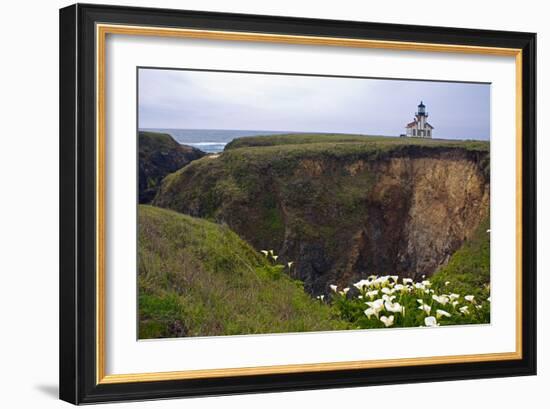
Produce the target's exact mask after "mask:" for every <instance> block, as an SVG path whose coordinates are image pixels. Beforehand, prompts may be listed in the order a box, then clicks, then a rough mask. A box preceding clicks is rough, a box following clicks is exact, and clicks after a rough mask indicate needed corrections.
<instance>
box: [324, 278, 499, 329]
mask: <svg viewBox="0 0 550 409" xmlns="http://www.w3.org/2000/svg"><path fill="white" fill-rule="evenodd" d="M447 285H448V286H450V285H451V282H449V281H448V282H447ZM354 287H355V288H356V289H357V291H356V292H355V293H354V294H355V295H352V296H349V288H344V289H343V290H340V291H339V290H338V287H336V286H332V288H333V291H334V293H333V296H332V297H331V301H330V304H331V305H333V306H334V308H336V309H337V310H338V311H339V313H340V316H341V317H342V319H345V320H347V321H350V322H351V323H353V325H354V326H355V328H360V329H368V328H385V327H436V326H440V325H456V324H483V323H488V322H489V321H490V299H489V298H488V297H485V298H480V297H476V296H475V295H474V294H470V293H468V292H467V293H455V292H453V291H449V288H446V287H441V288H437V287H435V286H433V284H432V282H431V281H430V280H422V281H419V282H415V281H413V280H412V279H407V278H404V279H400V278H399V277H398V276H381V277H379V276H370V277H369V278H368V279H365V280H361V281H358V282H356V283H355V284H354Z"/></svg>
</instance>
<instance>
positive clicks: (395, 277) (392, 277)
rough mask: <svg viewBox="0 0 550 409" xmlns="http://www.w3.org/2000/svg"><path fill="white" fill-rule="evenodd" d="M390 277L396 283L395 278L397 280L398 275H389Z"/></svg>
mask: <svg viewBox="0 0 550 409" xmlns="http://www.w3.org/2000/svg"><path fill="white" fill-rule="evenodd" d="M390 277H391V279H392V280H393V281H394V282H396V283H397V280H399V276H390Z"/></svg>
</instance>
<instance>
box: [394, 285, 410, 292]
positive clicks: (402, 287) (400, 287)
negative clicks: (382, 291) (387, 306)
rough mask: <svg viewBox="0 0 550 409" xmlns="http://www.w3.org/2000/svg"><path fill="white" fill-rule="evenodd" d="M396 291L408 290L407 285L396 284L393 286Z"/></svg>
mask: <svg viewBox="0 0 550 409" xmlns="http://www.w3.org/2000/svg"><path fill="white" fill-rule="evenodd" d="M393 289H394V290H395V291H403V290H406V289H407V287H405V286H404V285H403V284H396V285H395V287H393Z"/></svg>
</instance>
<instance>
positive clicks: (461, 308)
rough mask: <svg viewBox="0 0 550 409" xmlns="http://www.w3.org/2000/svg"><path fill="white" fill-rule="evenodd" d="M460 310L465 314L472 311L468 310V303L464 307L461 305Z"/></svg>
mask: <svg viewBox="0 0 550 409" xmlns="http://www.w3.org/2000/svg"><path fill="white" fill-rule="evenodd" d="M458 311H460V312H461V313H462V314H464V315H466V314H469V313H470V311H469V310H468V306H467V305H465V306H464V307H460V308H459V309H458Z"/></svg>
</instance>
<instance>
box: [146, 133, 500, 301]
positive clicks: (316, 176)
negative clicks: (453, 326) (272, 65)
mask: <svg viewBox="0 0 550 409" xmlns="http://www.w3.org/2000/svg"><path fill="white" fill-rule="evenodd" d="M488 168H489V153H488V144H481V145H475V146H474V147H472V146H471V145H467V144H463V145H461V144H453V145H451V144H444V143H440V144H438V143H433V144H429V145H426V146H424V145H407V144H395V145H394V141H391V144H385V143H372V144H365V143H346V144H327V143H323V144H315V145H313V144H312V145H309V144H304V145H300V146H298V145H288V146H270V147H261V148H260V147H249V148H241V149H234V150H229V151H226V152H224V153H223V154H222V155H221V156H220V157H219V158H216V159H210V158H203V159H201V160H198V161H195V162H193V163H192V164H190V165H188V166H187V167H185V168H183V169H181V170H180V171H178V172H176V173H174V174H172V175H169V176H168V177H167V178H166V179H165V181H164V182H163V184H162V187H161V189H160V191H159V193H158V195H157V197H156V199H155V201H154V204H155V205H157V206H162V207H168V208H172V209H174V210H177V211H179V212H182V213H186V214H190V215H193V216H197V217H206V218H210V219H214V220H216V221H217V222H220V223H226V224H228V225H229V226H230V227H231V228H232V229H233V230H234V231H236V232H237V233H238V234H239V235H240V236H241V237H244V238H245V239H246V240H247V241H249V242H250V243H251V244H252V245H253V246H254V247H256V249H258V250H259V249H274V250H275V251H276V252H277V253H279V254H280V255H281V259H282V260H283V261H287V260H292V261H294V262H295V266H296V270H295V276H296V278H299V279H301V280H302V281H304V284H305V288H306V289H307V290H308V291H309V292H310V293H312V294H319V293H324V292H326V291H327V286H328V284H331V283H337V284H340V285H347V284H349V283H350V282H351V281H352V280H356V279H358V278H360V277H366V276H368V275H370V274H399V275H402V276H409V277H416V278H418V277H419V276H421V275H423V274H426V275H427V276H429V275H430V274H432V273H433V272H434V271H435V270H436V269H437V268H438V267H440V266H442V265H444V264H445V263H446V262H447V261H448V260H449V258H450V257H451V255H452V254H453V253H454V252H455V251H456V250H457V249H458V248H459V247H460V246H461V245H462V244H463V243H464V241H465V240H467V239H469V238H470V237H471V236H472V235H473V233H474V231H475V230H476V228H477V227H478V226H479V224H480V223H481V222H482V221H483V220H484V219H486V218H487V217H488V212H489V174H488Z"/></svg>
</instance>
